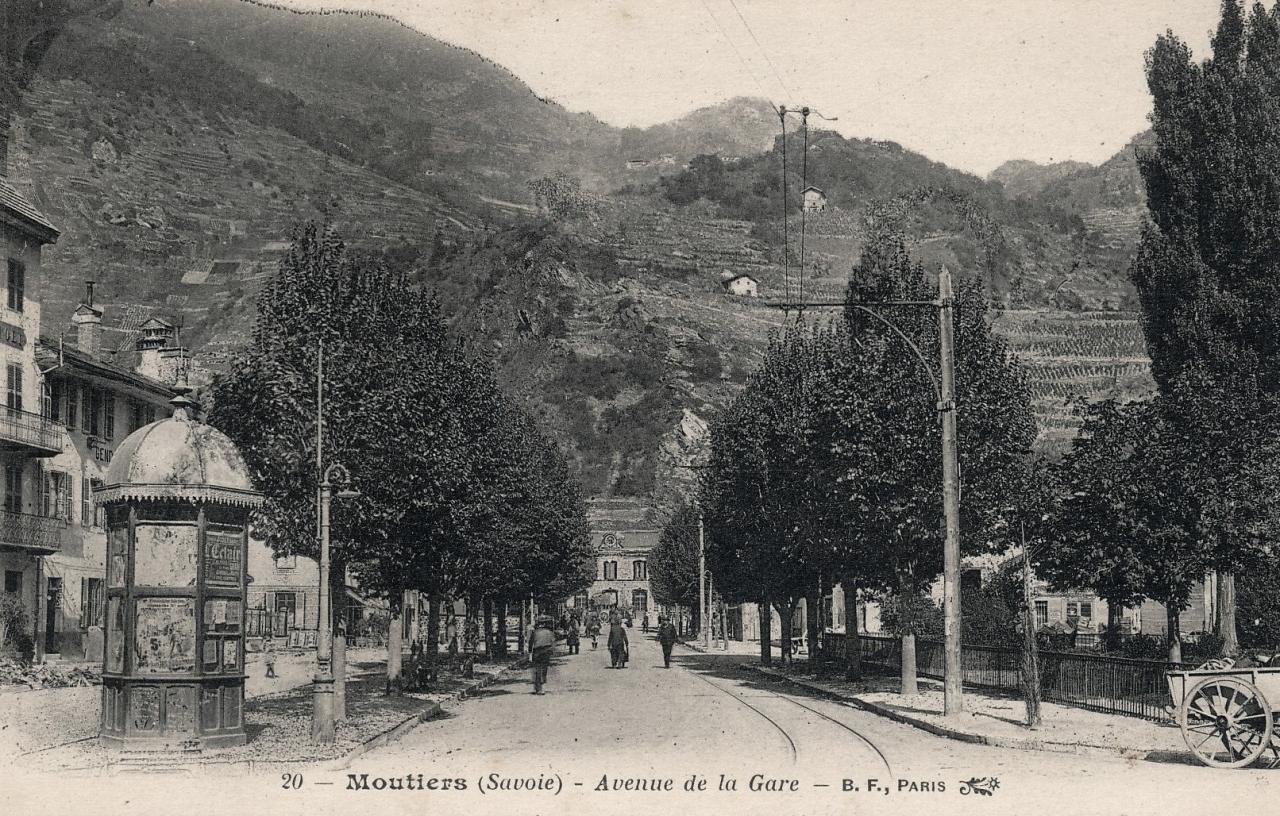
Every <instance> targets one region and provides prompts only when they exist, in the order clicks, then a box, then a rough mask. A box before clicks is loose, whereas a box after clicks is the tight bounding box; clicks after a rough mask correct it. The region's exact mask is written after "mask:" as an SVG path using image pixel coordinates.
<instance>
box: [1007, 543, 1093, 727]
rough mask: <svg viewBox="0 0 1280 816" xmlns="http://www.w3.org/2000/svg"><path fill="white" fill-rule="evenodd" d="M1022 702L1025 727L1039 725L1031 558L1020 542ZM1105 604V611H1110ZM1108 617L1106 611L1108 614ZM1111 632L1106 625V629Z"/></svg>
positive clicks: (1037, 656) (1037, 666) (1038, 656)
mask: <svg viewBox="0 0 1280 816" xmlns="http://www.w3.org/2000/svg"><path fill="white" fill-rule="evenodd" d="M1022 553H1023V555H1022V699H1023V701H1024V702H1025V703H1026V704H1027V727H1028V728H1038V727H1039V726H1040V655H1039V650H1038V649H1037V648H1036V615H1035V597H1034V595H1033V594H1032V591H1031V559H1030V557H1029V556H1028V555H1027V542H1026V538H1025V533H1024V538H1023V541H1022ZM1112 608H1113V606H1112V605H1110V604H1109V605H1108V606H1107V609H1108V610H1110V609H1112ZM1108 617H1110V612H1108ZM1107 629H1108V631H1111V627H1110V625H1108V627H1107Z"/></svg>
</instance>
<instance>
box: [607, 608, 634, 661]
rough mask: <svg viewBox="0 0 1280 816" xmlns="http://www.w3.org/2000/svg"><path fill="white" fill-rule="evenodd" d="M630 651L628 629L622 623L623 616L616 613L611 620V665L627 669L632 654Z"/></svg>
mask: <svg viewBox="0 0 1280 816" xmlns="http://www.w3.org/2000/svg"><path fill="white" fill-rule="evenodd" d="M628 651H629V649H628V646H627V630H626V628H625V627H624V626H623V625H622V618H620V617H618V616H617V615H614V616H613V618H612V619H611V620H610V621H609V663H610V666H609V667H610V668H613V669H625V668H626V667H627V658H628V657H629V656H630V655H629V654H628Z"/></svg>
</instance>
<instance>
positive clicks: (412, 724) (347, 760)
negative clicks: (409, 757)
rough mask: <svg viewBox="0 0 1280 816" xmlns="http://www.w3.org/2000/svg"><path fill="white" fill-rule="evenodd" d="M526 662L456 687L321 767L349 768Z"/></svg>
mask: <svg viewBox="0 0 1280 816" xmlns="http://www.w3.org/2000/svg"><path fill="white" fill-rule="evenodd" d="M528 663H529V659H528V658H527V657H522V658H520V659H518V660H516V661H514V662H512V663H510V664H508V665H507V666H506V667H504V668H503V669H501V670H500V671H497V672H494V673H493V674H490V675H488V676H486V677H484V678H483V679H481V680H478V681H476V682H474V683H472V684H471V685H469V686H465V687H463V688H461V689H458V690H457V691H455V692H454V693H453V694H450V695H449V696H448V697H446V698H445V699H444V700H440V701H438V702H434V703H432V704H430V705H429V706H427V707H426V708H425V709H423V710H422V711H419V712H418V713H417V714H410V715H409V716H408V717H406V718H405V719H403V720H401V721H400V722H399V723H397V724H396V725H393V726H391V727H390V728H388V729H387V730H385V731H383V732H382V733H380V734H374V735H373V736H372V737H370V738H369V739H367V740H365V741H364V742H362V743H360V744H359V745H357V746H356V747H355V748H352V749H351V750H350V751H348V752H347V753H346V754H345V755H344V756H341V757H339V758H337V759H335V760H331V761H330V762H328V763H327V764H325V765H324V766H323V769H324V770H326V771H341V770H345V769H347V768H349V767H350V766H351V763H352V762H353V761H355V760H356V759H358V758H359V757H360V756H362V755H364V754H366V753H368V752H369V751H372V750H374V749H375V748H381V747H382V746H384V745H386V744H387V743H390V742H394V741H395V740H397V739H399V738H400V737H402V736H404V735H405V734H406V733H408V732H409V731H412V730H413V729H414V728H416V727H417V726H419V725H421V724H422V723H424V722H426V721H427V720H430V719H431V718H433V717H437V716H439V715H440V713H441V712H442V711H444V703H447V702H450V701H453V700H465V699H466V698H468V697H470V696H471V695H472V694H474V693H476V692H477V691H479V690H480V689H482V688H485V687H487V686H490V685H492V684H493V683H495V682H496V681H497V680H498V679H499V678H501V677H502V676H503V675H506V674H508V673H509V672H514V671H519V670H520V669H522V668H524V667H526V666H527V665H528Z"/></svg>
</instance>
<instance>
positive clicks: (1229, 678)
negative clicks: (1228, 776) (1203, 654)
mask: <svg viewBox="0 0 1280 816" xmlns="http://www.w3.org/2000/svg"><path fill="white" fill-rule="evenodd" d="M1167 676H1168V680H1169V693H1170V694H1171V695H1172V697H1173V708H1174V711H1175V714H1176V716H1177V720H1178V726H1179V727H1180V728H1181V729H1182V737H1183V739H1185V740H1186V742H1187V747H1188V748H1190V749H1191V753H1193V754H1195V756H1196V759H1198V760H1200V761H1201V762H1203V763H1204V764H1205V765H1209V766H1211V767H1214V768H1245V767H1248V766H1249V765H1252V764H1253V763H1254V762H1256V761H1257V760H1258V758H1259V757H1261V756H1262V755H1263V754H1264V753H1266V752H1267V751H1270V752H1271V757H1270V767H1273V768H1274V767H1277V766H1278V765H1280V727H1277V724H1276V718H1277V717H1278V716H1280V711H1277V708H1280V666H1275V667H1268V666H1225V667H1209V666H1202V667H1200V668H1198V669H1193V670H1190V671H1171V672H1169V673H1168V675H1167ZM1273 705H1274V706H1275V707H1276V708H1273Z"/></svg>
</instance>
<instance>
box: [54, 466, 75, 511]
mask: <svg viewBox="0 0 1280 816" xmlns="http://www.w3.org/2000/svg"><path fill="white" fill-rule="evenodd" d="M54 475H56V476H57V481H56V482H55V483H54V485H55V488H56V490H55V496H54V501H55V502H56V504H57V516H58V518H60V519H62V520H63V521H71V474H70V473H63V472H62V471H55V472H54Z"/></svg>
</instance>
